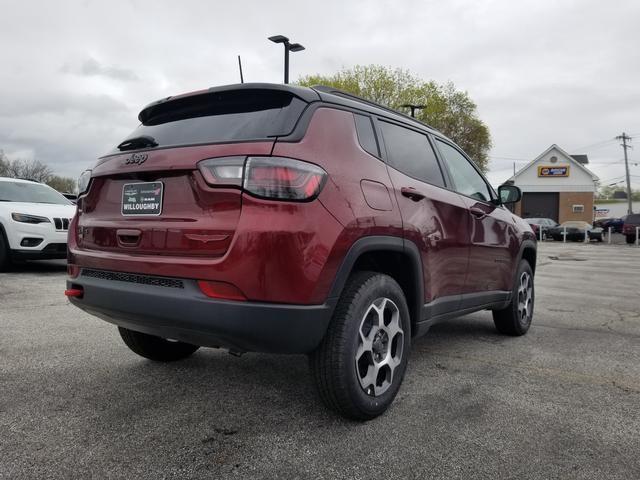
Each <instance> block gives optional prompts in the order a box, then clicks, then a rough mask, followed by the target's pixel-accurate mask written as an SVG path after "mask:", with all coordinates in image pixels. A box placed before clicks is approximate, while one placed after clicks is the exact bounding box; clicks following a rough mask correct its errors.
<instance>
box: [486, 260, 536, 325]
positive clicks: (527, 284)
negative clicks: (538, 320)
mask: <svg viewBox="0 0 640 480" xmlns="http://www.w3.org/2000/svg"><path fill="white" fill-rule="evenodd" d="M534 298H535V295H534V288H533V271H532V270H531V265H529V262H527V261H526V260H520V265H518V274H517V276H516V283H515V285H514V286H513V290H512V292H511V302H510V303H509V305H508V306H507V307H506V308H504V309H502V310H494V311H493V323H494V324H495V326H496V329H497V330H498V331H499V332H500V333H503V334H505V335H513V336H519V335H524V334H525V333H527V331H529V327H530V326H531V320H532V319H533V303H534Z"/></svg>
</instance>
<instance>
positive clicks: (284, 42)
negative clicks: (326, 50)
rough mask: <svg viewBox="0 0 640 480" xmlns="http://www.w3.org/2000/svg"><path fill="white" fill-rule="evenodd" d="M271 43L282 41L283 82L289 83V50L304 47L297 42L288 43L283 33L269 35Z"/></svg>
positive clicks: (298, 49)
mask: <svg viewBox="0 0 640 480" xmlns="http://www.w3.org/2000/svg"><path fill="white" fill-rule="evenodd" d="M269 40H271V41H272V42H273V43H282V45H283V46H284V83H285V85H286V84H287V83H289V52H300V51H302V50H304V47H303V46H302V45H300V44H299V43H290V42H289V39H288V38H287V37H285V36H284V35H274V36H273V37H269Z"/></svg>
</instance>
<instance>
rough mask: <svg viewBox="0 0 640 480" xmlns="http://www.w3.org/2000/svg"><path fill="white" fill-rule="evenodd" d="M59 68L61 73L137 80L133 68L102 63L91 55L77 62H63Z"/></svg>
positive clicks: (128, 80)
mask: <svg viewBox="0 0 640 480" xmlns="http://www.w3.org/2000/svg"><path fill="white" fill-rule="evenodd" d="M60 70H61V71H62V72H63V73H73V74H76V75H84V76H87V77H91V76H103V77H107V78H111V79H113V80H122V81H127V82H130V81H134V80H138V76H137V75H136V74H135V72H134V71H133V70H129V69H128V68H122V67H118V66H115V65H103V64H102V63H100V62H99V61H98V60H96V59H95V58H93V57H89V58H85V59H84V60H82V61H81V62H79V63H77V64H73V63H65V64H64V65H62V67H61V68H60Z"/></svg>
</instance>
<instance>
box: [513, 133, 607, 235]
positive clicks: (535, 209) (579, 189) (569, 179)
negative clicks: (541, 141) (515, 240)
mask: <svg viewBox="0 0 640 480" xmlns="http://www.w3.org/2000/svg"><path fill="white" fill-rule="evenodd" d="M588 162H589V160H588V158H587V156H586V155H573V156H572V155H569V154H568V153H567V152H565V151H564V150H563V149H561V148H560V147H558V146H557V145H556V144H553V145H551V146H550V147H549V148H547V149H546V150H545V151H544V152H542V153H541V154H540V155H538V157H536V158H535V160H533V161H531V162H530V163H528V164H527V165H526V166H525V167H523V168H522V169H520V170H519V171H518V172H516V174H515V175H514V176H513V177H511V178H510V179H509V180H507V182H509V183H513V184H514V185H516V186H518V187H520V190H522V201H521V202H520V203H518V204H517V205H516V206H515V213H516V214H518V215H520V216H521V217H523V218H532V217H534V218H539V217H542V218H551V219H553V220H555V221H557V222H559V223H562V222H565V221H567V220H584V221H586V222H589V223H592V222H593V214H594V213H593V205H594V204H593V199H594V194H595V193H596V190H597V182H598V177H597V176H596V175H595V174H594V173H593V172H591V171H590V170H589V169H588V168H587V167H585V164H587V163H588Z"/></svg>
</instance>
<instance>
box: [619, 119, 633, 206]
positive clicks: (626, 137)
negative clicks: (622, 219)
mask: <svg viewBox="0 0 640 480" xmlns="http://www.w3.org/2000/svg"><path fill="white" fill-rule="evenodd" d="M616 139H617V140H622V148H623V150H624V168H625V170H626V176H627V203H628V206H627V214H628V215H631V214H632V213H633V204H632V201H631V179H630V178H629V159H628V157H627V148H629V145H627V140H631V137H630V136H629V135H627V134H626V133H624V132H622V135H619V136H617V137H616Z"/></svg>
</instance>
